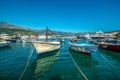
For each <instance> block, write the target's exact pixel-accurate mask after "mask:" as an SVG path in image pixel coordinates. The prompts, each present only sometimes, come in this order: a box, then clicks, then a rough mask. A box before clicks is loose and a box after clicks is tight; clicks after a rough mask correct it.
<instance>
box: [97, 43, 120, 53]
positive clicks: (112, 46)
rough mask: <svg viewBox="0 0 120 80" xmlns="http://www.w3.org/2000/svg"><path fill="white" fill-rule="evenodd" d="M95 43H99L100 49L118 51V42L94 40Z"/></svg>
mask: <svg viewBox="0 0 120 80" xmlns="http://www.w3.org/2000/svg"><path fill="white" fill-rule="evenodd" d="M95 44H97V45H99V48H101V49H105V50H110V51H114V52H120V44H115V43H107V42H96V43H95Z"/></svg>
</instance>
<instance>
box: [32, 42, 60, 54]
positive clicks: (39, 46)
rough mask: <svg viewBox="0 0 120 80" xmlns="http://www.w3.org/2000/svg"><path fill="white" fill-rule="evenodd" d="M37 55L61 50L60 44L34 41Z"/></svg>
mask: <svg viewBox="0 0 120 80" xmlns="http://www.w3.org/2000/svg"><path fill="white" fill-rule="evenodd" d="M32 43H33V45H34V47H35V49H36V51H37V53H38V54H42V53H46V52H51V51H55V50H58V49H60V42H57V41H56V42H55V41H53V42H44V41H34V42H32Z"/></svg>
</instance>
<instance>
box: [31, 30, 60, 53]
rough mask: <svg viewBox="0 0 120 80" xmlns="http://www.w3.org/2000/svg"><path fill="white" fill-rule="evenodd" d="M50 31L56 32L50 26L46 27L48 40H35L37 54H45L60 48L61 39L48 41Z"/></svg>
mask: <svg viewBox="0 0 120 80" xmlns="http://www.w3.org/2000/svg"><path fill="white" fill-rule="evenodd" d="M49 33H52V34H55V33H54V32H52V31H51V30H49V29H48V28H46V41H34V42H32V44H33V45H34V47H35V49H36V51H37V54H38V55H40V54H43V53H47V52H51V51H56V50H59V49H60V42H59V41H48V35H49Z"/></svg>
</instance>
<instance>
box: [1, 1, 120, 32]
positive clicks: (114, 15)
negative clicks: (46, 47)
mask: <svg viewBox="0 0 120 80" xmlns="http://www.w3.org/2000/svg"><path fill="white" fill-rule="evenodd" d="M0 22H8V23H11V24H15V25H19V26H24V27H28V28H33V29H45V28H46V26H48V28H50V29H51V30H57V31H66V32H89V31H90V32H91V31H97V30H102V31H114V30H120V0H0Z"/></svg>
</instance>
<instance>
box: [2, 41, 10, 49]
mask: <svg viewBox="0 0 120 80" xmlns="http://www.w3.org/2000/svg"><path fill="white" fill-rule="evenodd" d="M9 44H10V43H8V42H5V41H2V42H0V48H1V47H6V46H9Z"/></svg>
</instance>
